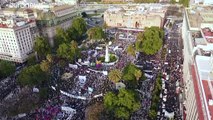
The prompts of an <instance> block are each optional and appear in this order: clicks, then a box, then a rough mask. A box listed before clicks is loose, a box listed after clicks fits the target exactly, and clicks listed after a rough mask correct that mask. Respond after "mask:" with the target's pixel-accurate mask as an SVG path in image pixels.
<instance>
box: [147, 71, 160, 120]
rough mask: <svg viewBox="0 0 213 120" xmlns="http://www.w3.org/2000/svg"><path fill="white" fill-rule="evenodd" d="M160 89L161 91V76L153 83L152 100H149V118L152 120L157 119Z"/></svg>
mask: <svg viewBox="0 0 213 120" xmlns="http://www.w3.org/2000/svg"><path fill="white" fill-rule="evenodd" d="M161 89H162V81H161V76H160V75H158V77H157V79H156V81H155V87H154V90H153V91H152V99H151V102H152V104H151V107H150V110H149V118H150V119H152V120H155V119H156V118H157V111H158V104H159V102H160V93H161Z"/></svg>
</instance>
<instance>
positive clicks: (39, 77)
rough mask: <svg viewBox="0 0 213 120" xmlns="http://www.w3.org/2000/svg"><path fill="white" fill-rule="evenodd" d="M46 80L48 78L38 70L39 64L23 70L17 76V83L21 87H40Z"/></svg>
mask: <svg viewBox="0 0 213 120" xmlns="http://www.w3.org/2000/svg"><path fill="white" fill-rule="evenodd" d="M47 80H48V76H47V74H46V73H45V72H43V71H42V70H41V68H40V65H39V64H36V65H33V66H29V67H27V68H24V69H23V70H22V71H21V73H20V74H19V76H18V83H19V84H20V85H22V86H26V85H29V86H34V85H42V83H43V82H46V81H47Z"/></svg>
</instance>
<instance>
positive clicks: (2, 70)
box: [0, 60, 16, 79]
mask: <svg viewBox="0 0 213 120" xmlns="http://www.w3.org/2000/svg"><path fill="white" fill-rule="evenodd" d="M15 70H16V67H15V64H14V63H12V62H9V61H4V60H1V61H0V79H2V78H5V77H8V76H9V75H11V74H13V73H15Z"/></svg>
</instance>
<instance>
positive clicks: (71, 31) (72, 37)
mask: <svg viewBox="0 0 213 120" xmlns="http://www.w3.org/2000/svg"><path fill="white" fill-rule="evenodd" d="M66 32H67V34H68V37H69V40H68V42H71V40H77V39H78V34H76V33H77V31H76V29H75V28H73V27H69V28H68V29H67V31H66Z"/></svg>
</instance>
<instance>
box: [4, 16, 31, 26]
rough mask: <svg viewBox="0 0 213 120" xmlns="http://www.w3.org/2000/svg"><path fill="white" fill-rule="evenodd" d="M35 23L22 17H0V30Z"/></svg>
mask: <svg viewBox="0 0 213 120" xmlns="http://www.w3.org/2000/svg"><path fill="white" fill-rule="evenodd" d="M32 22H35V20H31V19H25V18H23V17H14V16H4V17H0V28H17V27H21V26H23V25H26V24H29V23H32Z"/></svg>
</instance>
